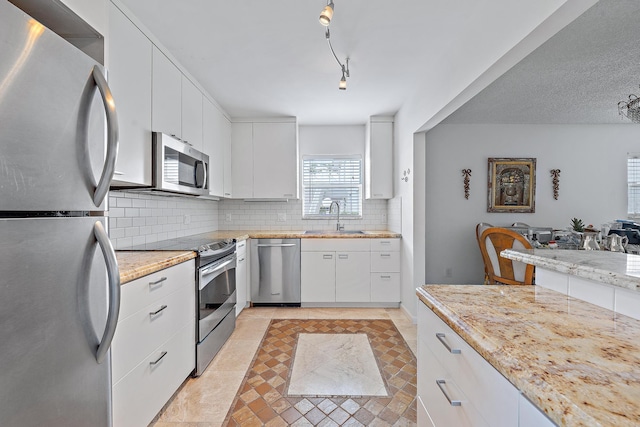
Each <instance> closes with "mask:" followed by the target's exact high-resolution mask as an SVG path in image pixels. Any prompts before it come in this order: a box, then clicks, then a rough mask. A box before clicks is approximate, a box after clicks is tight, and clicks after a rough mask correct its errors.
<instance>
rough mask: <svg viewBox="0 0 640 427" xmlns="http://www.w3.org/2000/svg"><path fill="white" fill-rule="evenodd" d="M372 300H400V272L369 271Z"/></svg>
mask: <svg viewBox="0 0 640 427" xmlns="http://www.w3.org/2000/svg"><path fill="white" fill-rule="evenodd" d="M371 301H372V302H400V273H371Z"/></svg>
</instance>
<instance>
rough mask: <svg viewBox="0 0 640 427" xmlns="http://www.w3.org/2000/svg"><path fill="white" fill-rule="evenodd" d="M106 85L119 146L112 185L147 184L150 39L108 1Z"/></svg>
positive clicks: (148, 181) (149, 161) (149, 176)
mask: <svg viewBox="0 0 640 427" xmlns="http://www.w3.org/2000/svg"><path fill="white" fill-rule="evenodd" d="M109 35H110V40H109V73H108V79H109V86H110V87H111V91H112V93H113V98H114V101H115V104H116V109H117V112H118V124H119V127H120V147H119V150H118V159H117V162H116V168H115V170H116V171H115V175H114V185H151V90H152V83H151V69H152V50H153V48H152V46H153V45H152V43H151V41H150V40H149V39H148V38H147V37H146V36H145V35H144V34H143V33H142V32H141V31H140V30H139V29H138V28H137V27H136V26H135V25H134V24H133V22H131V21H130V20H129V18H127V17H126V16H125V15H124V13H123V12H122V11H120V9H118V8H117V7H116V6H115V5H113V4H112V3H109Z"/></svg>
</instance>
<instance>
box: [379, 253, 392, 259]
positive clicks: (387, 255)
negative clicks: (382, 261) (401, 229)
mask: <svg viewBox="0 0 640 427" xmlns="http://www.w3.org/2000/svg"><path fill="white" fill-rule="evenodd" d="M380 256H381V257H383V258H389V257H391V254H380Z"/></svg>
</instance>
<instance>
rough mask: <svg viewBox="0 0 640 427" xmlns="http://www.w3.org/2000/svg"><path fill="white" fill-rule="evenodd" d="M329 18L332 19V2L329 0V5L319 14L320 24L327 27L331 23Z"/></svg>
mask: <svg viewBox="0 0 640 427" xmlns="http://www.w3.org/2000/svg"><path fill="white" fill-rule="evenodd" d="M331 18H333V2H332V1H331V0H329V3H328V4H327V5H326V6H325V8H324V9H323V10H322V13H320V23H321V24H322V25H324V26H325V27H327V26H329V24H330V23H331Z"/></svg>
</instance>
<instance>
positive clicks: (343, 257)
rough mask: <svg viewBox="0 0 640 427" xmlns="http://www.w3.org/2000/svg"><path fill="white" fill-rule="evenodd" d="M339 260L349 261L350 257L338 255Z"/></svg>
mask: <svg viewBox="0 0 640 427" xmlns="http://www.w3.org/2000/svg"><path fill="white" fill-rule="evenodd" d="M338 259H349V255H338Z"/></svg>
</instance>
